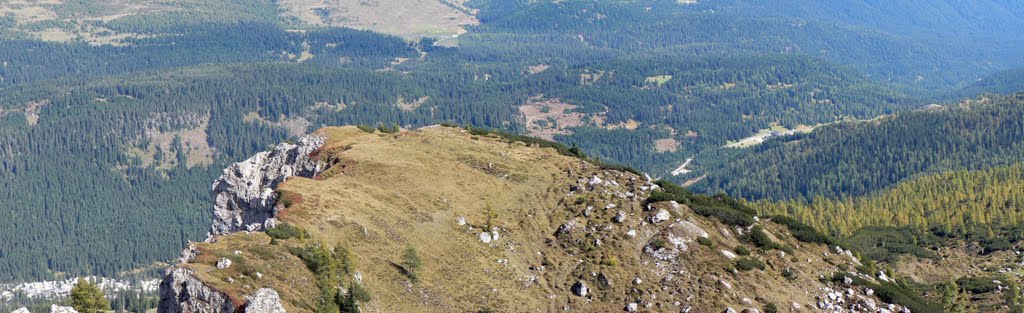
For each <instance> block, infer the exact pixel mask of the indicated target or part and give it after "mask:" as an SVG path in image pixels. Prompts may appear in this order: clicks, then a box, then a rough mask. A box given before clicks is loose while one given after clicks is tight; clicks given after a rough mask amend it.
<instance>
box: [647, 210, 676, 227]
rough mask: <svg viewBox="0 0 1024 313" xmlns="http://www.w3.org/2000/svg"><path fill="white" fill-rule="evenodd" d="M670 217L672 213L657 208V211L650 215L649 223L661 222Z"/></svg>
mask: <svg viewBox="0 0 1024 313" xmlns="http://www.w3.org/2000/svg"><path fill="white" fill-rule="evenodd" d="M670 218H672V214H671V213H668V211H667V210H665V209H661V210H658V213H656V214H654V216H651V223H655V224H657V223H661V222H664V221H667V220H669V219H670Z"/></svg>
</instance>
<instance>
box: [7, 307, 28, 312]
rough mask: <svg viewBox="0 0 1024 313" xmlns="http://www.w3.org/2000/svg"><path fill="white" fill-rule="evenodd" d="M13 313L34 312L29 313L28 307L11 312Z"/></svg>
mask: <svg viewBox="0 0 1024 313" xmlns="http://www.w3.org/2000/svg"><path fill="white" fill-rule="evenodd" d="M11 313H32V312H29V310H28V308H26V307H21V308H19V309H17V310H14V312H11Z"/></svg>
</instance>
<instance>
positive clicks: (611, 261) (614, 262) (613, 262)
mask: <svg viewBox="0 0 1024 313" xmlns="http://www.w3.org/2000/svg"><path fill="white" fill-rule="evenodd" d="M619 264H620V262H619V257H617V256H614V255H613V256H609V257H608V258H606V259H605V260H604V265H608V266H619Z"/></svg>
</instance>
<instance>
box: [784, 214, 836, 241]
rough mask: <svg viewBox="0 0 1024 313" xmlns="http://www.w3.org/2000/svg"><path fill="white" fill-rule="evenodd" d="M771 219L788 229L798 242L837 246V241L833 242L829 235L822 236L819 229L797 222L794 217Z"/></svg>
mask: <svg viewBox="0 0 1024 313" xmlns="http://www.w3.org/2000/svg"><path fill="white" fill-rule="evenodd" d="M771 219H772V222H775V223H779V224H782V225H785V226H786V227H788V228H789V231H790V232H791V233H793V238H796V240H800V241H803V242H809V243H821V244H826V245H834V244H835V240H832V238H831V237H829V236H828V235H825V234H822V233H821V232H819V231H818V230H817V229H814V227H811V226H808V225H807V224H804V223H801V222H800V221H797V220H796V219H794V218H792V217H789V216H784V215H775V216H772V217H771Z"/></svg>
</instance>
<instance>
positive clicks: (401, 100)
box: [395, 96, 430, 112]
mask: <svg viewBox="0 0 1024 313" xmlns="http://www.w3.org/2000/svg"><path fill="white" fill-rule="evenodd" d="M427 100H430V97H428V96H422V97H419V98H417V99H416V100H413V101H409V100H406V99H405V97H398V102H397V103H395V105H396V106H398V108H400V109H402V110H405V111H406V112H409V111H414V110H416V108H419V107H420V106H421V105H423V104H424V103H427Z"/></svg>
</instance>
